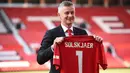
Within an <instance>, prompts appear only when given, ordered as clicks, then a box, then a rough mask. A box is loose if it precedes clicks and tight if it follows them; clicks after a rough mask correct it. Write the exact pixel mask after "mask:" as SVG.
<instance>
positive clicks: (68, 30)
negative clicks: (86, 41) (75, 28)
mask: <svg viewBox="0 0 130 73" xmlns="http://www.w3.org/2000/svg"><path fill="white" fill-rule="evenodd" d="M66 32H67V33H68V36H72V30H71V29H69V28H68V29H67V31H66Z"/></svg>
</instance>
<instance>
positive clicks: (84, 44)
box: [53, 36, 107, 73]
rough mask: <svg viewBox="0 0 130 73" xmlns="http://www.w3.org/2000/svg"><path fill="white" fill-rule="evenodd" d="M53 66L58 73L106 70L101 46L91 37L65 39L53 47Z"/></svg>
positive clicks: (97, 72)
mask: <svg viewBox="0 0 130 73" xmlns="http://www.w3.org/2000/svg"><path fill="white" fill-rule="evenodd" d="M53 64H54V65H55V67H56V69H60V73H99V64H100V65H101V67H102V68H103V69H106V68H107V61H106V58H105V53H104V48H103V44H102V43H101V42H97V41H96V40H95V39H94V38H93V37H92V36H71V37H65V38H64V41H63V42H62V43H61V44H57V45H55V48H54V55H53Z"/></svg>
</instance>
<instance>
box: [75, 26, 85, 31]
mask: <svg viewBox="0 0 130 73" xmlns="http://www.w3.org/2000/svg"><path fill="white" fill-rule="evenodd" d="M74 29H75V30H78V31H85V30H84V29H82V28H78V27H74Z"/></svg>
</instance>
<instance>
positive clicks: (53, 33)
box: [37, 1, 102, 73]
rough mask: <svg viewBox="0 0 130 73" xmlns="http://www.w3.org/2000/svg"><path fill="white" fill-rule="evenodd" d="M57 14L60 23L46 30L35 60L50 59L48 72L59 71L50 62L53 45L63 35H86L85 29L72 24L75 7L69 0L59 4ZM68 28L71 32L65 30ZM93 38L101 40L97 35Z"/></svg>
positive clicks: (41, 62)
mask: <svg viewBox="0 0 130 73" xmlns="http://www.w3.org/2000/svg"><path fill="white" fill-rule="evenodd" d="M58 16H59V18H60V20H61V25H60V26H58V27H56V28H54V29H51V30H48V31H47V32H46V34H45V36H44V38H43V40H42V42H41V47H40V49H39V51H38V55H37V62H38V63H39V64H44V63H45V62H47V61H48V60H51V69H50V73H59V70H56V68H55V66H54V65H53V64H52V61H53V48H54V45H55V44H56V43H61V42H62V41H63V40H64V37H65V36H69V35H75V36H76V35H87V32H86V31H85V30H82V29H79V28H76V27H73V26H72V24H73V22H74V19H75V7H74V5H73V3H72V2H71V1H63V2H62V3H61V4H60V5H59V7H58ZM68 29H69V31H72V32H67V31H68ZM95 39H96V40H97V41H99V42H100V41H102V39H101V38H99V37H95Z"/></svg>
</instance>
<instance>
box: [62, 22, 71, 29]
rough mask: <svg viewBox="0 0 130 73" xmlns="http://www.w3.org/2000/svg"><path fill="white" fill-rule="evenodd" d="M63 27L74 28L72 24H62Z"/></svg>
mask: <svg viewBox="0 0 130 73" xmlns="http://www.w3.org/2000/svg"><path fill="white" fill-rule="evenodd" d="M61 24H62V25H63V26H65V27H67V28H71V27H72V24H63V23H61Z"/></svg>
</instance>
